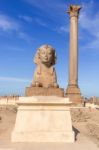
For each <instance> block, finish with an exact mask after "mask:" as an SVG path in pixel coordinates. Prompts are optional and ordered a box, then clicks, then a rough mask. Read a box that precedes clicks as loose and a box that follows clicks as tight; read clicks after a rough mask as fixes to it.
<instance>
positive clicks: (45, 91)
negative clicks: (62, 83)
mask: <svg viewBox="0 0 99 150" xmlns="http://www.w3.org/2000/svg"><path fill="white" fill-rule="evenodd" d="M25 95H26V96H39V95H42V96H50V95H52V96H53V95H56V96H59V97H64V89H62V88H44V87H27V88H26V90H25Z"/></svg>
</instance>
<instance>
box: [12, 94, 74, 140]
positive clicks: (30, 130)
mask: <svg viewBox="0 0 99 150" xmlns="http://www.w3.org/2000/svg"><path fill="white" fill-rule="evenodd" d="M69 104H70V103H69V100H68V98H59V97H56V96H34V97H21V98H20V99H19V102H18V112H17V117H16V122H15V127H14V130H13V132H12V142H74V132H73V130H72V122H71V115H70V109H69V106H68V105H69Z"/></svg>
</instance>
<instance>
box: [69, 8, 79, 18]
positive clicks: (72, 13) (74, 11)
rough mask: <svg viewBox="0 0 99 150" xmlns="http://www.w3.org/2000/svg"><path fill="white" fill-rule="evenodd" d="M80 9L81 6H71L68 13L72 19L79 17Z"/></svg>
mask: <svg viewBox="0 0 99 150" xmlns="http://www.w3.org/2000/svg"><path fill="white" fill-rule="evenodd" d="M80 9H81V6H79V5H70V7H69V10H68V11H67V13H68V14H69V15H70V17H78V16H79V11H80Z"/></svg>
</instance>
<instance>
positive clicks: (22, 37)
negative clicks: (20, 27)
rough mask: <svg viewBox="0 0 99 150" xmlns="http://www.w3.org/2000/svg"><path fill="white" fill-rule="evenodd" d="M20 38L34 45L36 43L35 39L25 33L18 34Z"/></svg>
mask: <svg viewBox="0 0 99 150" xmlns="http://www.w3.org/2000/svg"><path fill="white" fill-rule="evenodd" d="M18 38H20V39H22V40H24V41H26V42H27V43H33V42H34V39H33V38H32V37H31V36H29V35H28V34H26V33H24V32H21V31H19V32H18Z"/></svg>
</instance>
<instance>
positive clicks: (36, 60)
mask: <svg viewBox="0 0 99 150" xmlns="http://www.w3.org/2000/svg"><path fill="white" fill-rule="evenodd" d="M34 63H35V64H37V65H38V64H40V55H39V50H38V51H37V52H36V55H35V57H34Z"/></svg>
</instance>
